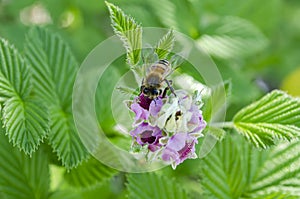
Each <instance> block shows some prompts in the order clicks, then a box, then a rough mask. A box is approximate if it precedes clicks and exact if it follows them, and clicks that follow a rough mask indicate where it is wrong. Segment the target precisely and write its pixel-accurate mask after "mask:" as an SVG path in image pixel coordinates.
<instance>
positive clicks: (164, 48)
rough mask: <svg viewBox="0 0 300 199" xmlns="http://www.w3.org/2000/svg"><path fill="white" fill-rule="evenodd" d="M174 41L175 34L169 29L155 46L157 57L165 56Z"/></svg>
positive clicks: (170, 49)
mask: <svg viewBox="0 0 300 199" xmlns="http://www.w3.org/2000/svg"><path fill="white" fill-rule="evenodd" d="M174 42H175V35H174V32H173V30H169V32H167V34H165V35H164V36H163V37H162V38H161V39H160V40H159V42H158V44H157V45H156V46H155V53H156V54H157V55H158V57H159V59H165V58H167V56H168V54H169V53H170V52H171V51H172V49H173V46H174Z"/></svg>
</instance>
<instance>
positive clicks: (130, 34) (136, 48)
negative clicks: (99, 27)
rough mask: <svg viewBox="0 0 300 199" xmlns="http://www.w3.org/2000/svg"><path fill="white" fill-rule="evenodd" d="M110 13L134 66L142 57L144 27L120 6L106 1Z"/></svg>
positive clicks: (114, 27) (115, 29)
mask: <svg viewBox="0 0 300 199" xmlns="http://www.w3.org/2000/svg"><path fill="white" fill-rule="evenodd" d="M105 3H106V6H107V8H108V10H109V13H110V18H111V23H112V27H113V29H114V32H115V33H116V34H117V35H118V36H119V37H120V39H121V40H122V42H123V44H124V47H125V49H126V52H127V62H128V64H129V65H130V66H131V67H133V66H135V65H136V64H137V63H138V62H139V60H140V58H141V49H142V27H141V26H140V25H139V24H138V23H136V22H135V21H134V19H133V18H132V17H130V16H128V15H126V14H125V13H124V12H123V11H122V10H121V9H120V8H119V7H117V6H115V5H113V4H112V3H108V2H105Z"/></svg>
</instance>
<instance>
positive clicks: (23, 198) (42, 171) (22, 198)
mask: <svg viewBox="0 0 300 199" xmlns="http://www.w3.org/2000/svg"><path fill="white" fill-rule="evenodd" d="M48 189H49V169H48V158H47V155H46V154H45V153H44V152H43V150H41V148H40V149H39V150H38V151H37V152H36V153H34V154H33V155H32V157H31V158H30V157H28V156H26V155H25V154H24V153H21V152H20V151H19V150H18V149H17V148H13V147H12V146H11V145H10V144H9V143H8V140H7V137H5V136H4V132H2V131H1V133H0V192H1V193H2V194H3V195H4V198H6V199H16V198H18V199H28V198H33V199H38V198H47V197H48V194H49V193H48Z"/></svg>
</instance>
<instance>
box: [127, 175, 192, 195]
mask: <svg viewBox="0 0 300 199" xmlns="http://www.w3.org/2000/svg"><path fill="white" fill-rule="evenodd" d="M127 187H128V191H129V198H139V199H169V198H172V199H183V198H188V196H187V194H186V192H185V191H184V190H183V189H182V188H181V186H180V185H179V184H176V182H175V181H174V180H173V179H168V178H166V177H163V176H158V175H156V174H153V173H144V174H129V175H128V185H127Z"/></svg>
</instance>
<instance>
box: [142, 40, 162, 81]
mask: <svg viewBox="0 0 300 199" xmlns="http://www.w3.org/2000/svg"><path fill="white" fill-rule="evenodd" d="M146 46H147V47H146V48H143V49H142V60H143V66H142V67H143V72H144V77H145V76H146V75H147V74H148V73H149V72H150V66H151V65H152V64H153V63H155V62H157V61H158V55H157V53H156V52H155V49H154V48H153V47H152V46H151V45H150V44H148V45H147V44H146Z"/></svg>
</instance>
